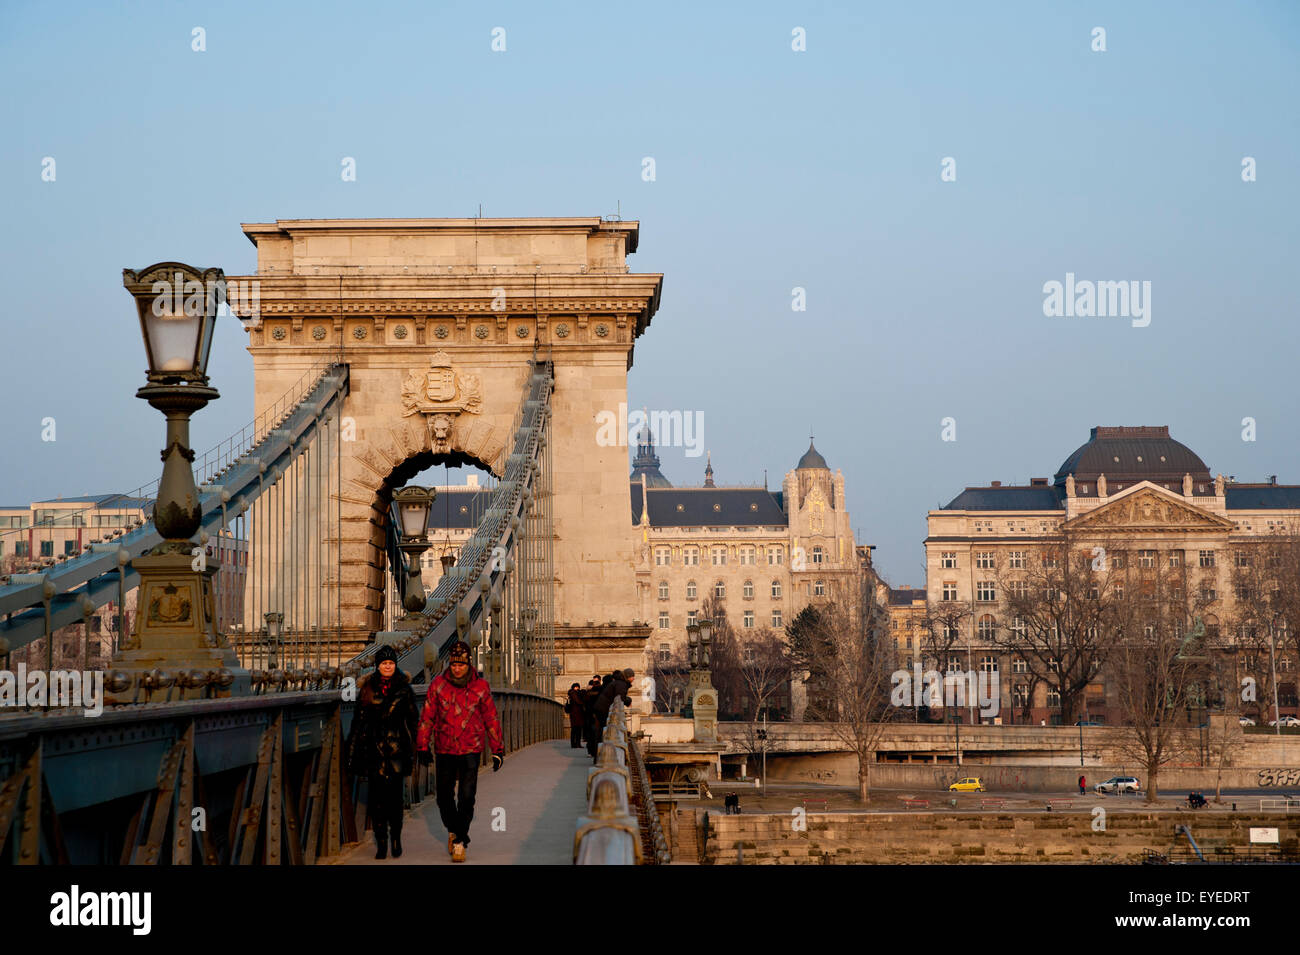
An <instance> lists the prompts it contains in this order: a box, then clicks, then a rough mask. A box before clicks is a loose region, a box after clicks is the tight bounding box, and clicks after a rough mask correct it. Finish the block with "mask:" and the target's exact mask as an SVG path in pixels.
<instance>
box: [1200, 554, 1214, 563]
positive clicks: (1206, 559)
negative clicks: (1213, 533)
mask: <svg viewBox="0 0 1300 955" xmlns="http://www.w3.org/2000/svg"><path fill="white" fill-rule="evenodd" d="M1201 566H1202V567H1213V566H1214V551H1212V550H1203V551H1201Z"/></svg>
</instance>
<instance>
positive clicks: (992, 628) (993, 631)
mask: <svg viewBox="0 0 1300 955" xmlns="http://www.w3.org/2000/svg"><path fill="white" fill-rule="evenodd" d="M997 632H998V624H997V621H996V620H994V619H993V614H991V613H986V614H984V615H983V616H981V617H980V620H979V638H980V639H981V640H992V639H993V638H994V637H995V636H996V635H997Z"/></svg>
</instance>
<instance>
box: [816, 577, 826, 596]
mask: <svg viewBox="0 0 1300 955" xmlns="http://www.w3.org/2000/svg"><path fill="white" fill-rule="evenodd" d="M813 596H814V597H825V596H826V581H824V580H819V581H817V582H816V583H815V584H813Z"/></svg>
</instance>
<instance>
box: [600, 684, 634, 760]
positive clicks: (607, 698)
mask: <svg viewBox="0 0 1300 955" xmlns="http://www.w3.org/2000/svg"><path fill="white" fill-rule="evenodd" d="M634 675H635V674H634V672H633V671H632V670H615V671H614V672H613V673H611V674H609V676H607V677H605V680H604V683H603V684H602V685H601V688H600V693H599V695H598V696H597V697H596V705H595V709H596V729H597V738H600V737H602V736H604V733H605V724H606V723H607V722H609V708H610V707H611V706H613V705H614V700H615V699H616V698H618V697H621V698H622V700H623V705H624V706H631V705H632V698H631V697H629V696H628V695H627V694H628V692H629V691H630V690H631V689H632V677H633V676H634ZM592 755H593V756H594V755H595V754H592Z"/></svg>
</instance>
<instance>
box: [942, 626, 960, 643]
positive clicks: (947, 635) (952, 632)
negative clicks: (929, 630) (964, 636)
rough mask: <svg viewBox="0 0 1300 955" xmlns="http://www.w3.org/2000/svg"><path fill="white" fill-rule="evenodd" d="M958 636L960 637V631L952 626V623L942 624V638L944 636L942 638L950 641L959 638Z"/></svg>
mask: <svg viewBox="0 0 1300 955" xmlns="http://www.w3.org/2000/svg"><path fill="white" fill-rule="evenodd" d="M960 637H961V631H960V630H958V629H957V628H956V627H954V626H953V625H952V624H950V623H945V624H944V625H943V638H944V640H947V641H949V642H951V641H953V640H957V639H959V638H960Z"/></svg>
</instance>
